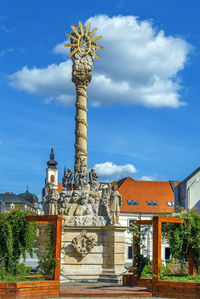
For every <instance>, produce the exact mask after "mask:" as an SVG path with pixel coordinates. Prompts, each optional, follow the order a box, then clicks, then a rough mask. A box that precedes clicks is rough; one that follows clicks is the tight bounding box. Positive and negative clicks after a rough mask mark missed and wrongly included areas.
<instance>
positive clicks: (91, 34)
mask: <svg viewBox="0 0 200 299" xmlns="http://www.w3.org/2000/svg"><path fill="white" fill-rule="evenodd" d="M96 31H97V28H96V27H95V28H94V29H93V30H92V31H91V32H90V34H89V37H90V38H91V37H92V36H93V35H94V34H95V32H96Z"/></svg>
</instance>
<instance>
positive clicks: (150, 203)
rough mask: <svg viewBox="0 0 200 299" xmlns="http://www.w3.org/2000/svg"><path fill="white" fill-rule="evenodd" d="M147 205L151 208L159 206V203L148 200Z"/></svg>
mask: <svg viewBox="0 0 200 299" xmlns="http://www.w3.org/2000/svg"><path fill="white" fill-rule="evenodd" d="M147 203H148V205H149V206H158V203H157V201H154V200H148V201H147Z"/></svg>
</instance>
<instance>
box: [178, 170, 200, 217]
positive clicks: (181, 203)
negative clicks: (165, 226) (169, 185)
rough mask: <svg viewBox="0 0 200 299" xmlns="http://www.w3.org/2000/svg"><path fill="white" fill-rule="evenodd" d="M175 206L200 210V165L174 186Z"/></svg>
mask: <svg viewBox="0 0 200 299" xmlns="http://www.w3.org/2000/svg"><path fill="white" fill-rule="evenodd" d="M175 207H176V208H178V207H181V208H183V209H185V210H190V209H195V210H197V211H198V212H200V167H198V168H197V169H196V170H194V171H193V172H192V173H191V174H190V175H188V176H187V177H186V178H185V179H184V180H183V181H181V182H180V184H179V185H178V186H176V188H175Z"/></svg>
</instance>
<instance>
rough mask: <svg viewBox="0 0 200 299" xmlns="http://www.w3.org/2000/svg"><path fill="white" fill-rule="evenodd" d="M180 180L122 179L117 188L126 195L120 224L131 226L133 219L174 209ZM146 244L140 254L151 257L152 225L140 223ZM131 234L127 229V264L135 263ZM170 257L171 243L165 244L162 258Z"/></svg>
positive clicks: (147, 217)
mask: <svg viewBox="0 0 200 299" xmlns="http://www.w3.org/2000/svg"><path fill="white" fill-rule="evenodd" d="M178 183H179V182H178V181H165V182H159V181H135V180H133V179H132V178H130V177H127V178H125V179H123V180H121V181H119V189H118V191H119V192H120V194H121V195H122V198H123V206H122V207H121V211H120V224H121V225H122V226H127V228H128V227H129V226H130V221H131V220H150V219H152V217H153V216H159V215H161V214H165V213H173V212H174V189H175V186H177V185H178ZM141 231H142V240H143V245H142V248H141V251H142V252H141V253H142V254H143V255H144V256H149V257H150V259H152V249H153V248H152V245H153V244H152V227H151V226H141ZM132 238H133V236H132V233H130V232H128V230H127V232H126V244H125V245H126V252H125V254H126V264H127V265H131V264H132V251H133V250H132V249H133V248H132ZM169 258H170V248H169V245H168V244H164V243H162V250H161V259H162V262H164V261H165V260H166V259H169Z"/></svg>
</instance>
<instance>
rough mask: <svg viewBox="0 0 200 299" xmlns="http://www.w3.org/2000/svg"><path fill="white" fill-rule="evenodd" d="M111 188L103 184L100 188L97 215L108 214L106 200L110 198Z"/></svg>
mask: <svg viewBox="0 0 200 299" xmlns="http://www.w3.org/2000/svg"><path fill="white" fill-rule="evenodd" d="M110 193H111V188H110V185H109V186H105V187H104V188H103V190H102V194H101V199H100V205H99V215H100V216H110V209H109V206H108V200H109V198H110Z"/></svg>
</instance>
